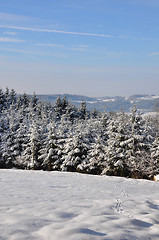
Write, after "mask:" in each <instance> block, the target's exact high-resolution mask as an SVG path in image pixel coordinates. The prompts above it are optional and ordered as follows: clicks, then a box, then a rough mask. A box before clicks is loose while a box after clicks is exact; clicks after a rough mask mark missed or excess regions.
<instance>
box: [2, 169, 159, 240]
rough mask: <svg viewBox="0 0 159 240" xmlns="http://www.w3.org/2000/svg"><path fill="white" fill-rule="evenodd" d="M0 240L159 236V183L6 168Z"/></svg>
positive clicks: (132, 239)
mask: <svg viewBox="0 0 159 240" xmlns="http://www.w3.org/2000/svg"><path fill="white" fill-rule="evenodd" d="M0 220H1V221H0V240H4V239H5V240H6V239H9V240H23V239H25V240H35V239H36V240H43V239H45V240H94V239H95V240H104V239H105V240H110V239H113V240H119V239H120V240H138V239H143V240H155V239H156V240H157V239H159V183H158V182H153V181H147V180H135V179H126V178H119V177H108V176H93V175H85V174H78V173H68V172H44V171H23V170H0Z"/></svg>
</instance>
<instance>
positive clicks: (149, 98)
mask: <svg viewBox="0 0 159 240" xmlns="http://www.w3.org/2000/svg"><path fill="white" fill-rule="evenodd" d="M59 96H60V97H61V98H63V97H64V96H66V98H67V100H68V101H69V102H70V103H72V104H73V105H75V106H77V107H80V104H81V102H82V101H85V102H86V104H87V108H88V109H89V110H93V109H96V110H100V111H104V110H106V111H108V112H110V111H112V112H114V111H115V112H118V111H121V110H122V111H125V112H130V109H131V108H132V107H133V106H134V105H136V107H137V109H138V110H139V111H141V112H143V113H145V112H152V111H155V110H156V109H158V108H159V95H147V94H136V95H132V96H130V97H121V96H115V97H110V96H106V97H99V98H98V97H88V96H82V95H73V94H44V95H37V97H38V98H39V99H40V100H42V101H45V102H50V103H55V101H56V99H57V97H59Z"/></svg>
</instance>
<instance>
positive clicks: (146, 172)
mask: <svg viewBox="0 0 159 240" xmlns="http://www.w3.org/2000/svg"><path fill="white" fill-rule="evenodd" d="M14 167H15V168H19V169H35V170H36V169H37V170H40V169H41V170H48V171H74V172H75V171H76V172H81V173H89V174H106V175H115V176H124V177H134V178H147V179H152V178H153V176H154V175H156V174H159V116H158V112H156V114H155V115H152V116H151V115H148V116H144V115H141V114H140V113H139V112H138V111H137V109H136V107H135V106H134V108H133V109H132V110H131V113H124V112H122V111H121V112H118V113H116V112H106V111H105V112H101V111H97V110H93V111H88V110H87V106H86V103H85V102H81V106H80V108H77V107H75V106H74V105H72V104H71V103H70V102H68V100H67V99H66V97H63V98H60V97H58V98H57V100H56V102H55V104H50V103H47V102H42V101H40V100H39V99H38V98H37V96H36V94H35V93H34V94H33V95H32V96H30V95H27V94H26V93H24V94H22V95H17V93H16V92H15V90H14V89H11V90H9V89H8V88H6V89H5V90H3V89H0V168H14Z"/></svg>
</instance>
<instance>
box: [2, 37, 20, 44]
mask: <svg viewBox="0 0 159 240" xmlns="http://www.w3.org/2000/svg"><path fill="white" fill-rule="evenodd" d="M0 42H7V43H21V42H25V41H24V40H21V39H16V38H6V37H0Z"/></svg>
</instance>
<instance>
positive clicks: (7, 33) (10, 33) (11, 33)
mask: <svg viewBox="0 0 159 240" xmlns="http://www.w3.org/2000/svg"><path fill="white" fill-rule="evenodd" d="M3 34H6V35H11V36H14V35H16V34H17V33H16V32H4V33H3Z"/></svg>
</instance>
